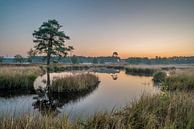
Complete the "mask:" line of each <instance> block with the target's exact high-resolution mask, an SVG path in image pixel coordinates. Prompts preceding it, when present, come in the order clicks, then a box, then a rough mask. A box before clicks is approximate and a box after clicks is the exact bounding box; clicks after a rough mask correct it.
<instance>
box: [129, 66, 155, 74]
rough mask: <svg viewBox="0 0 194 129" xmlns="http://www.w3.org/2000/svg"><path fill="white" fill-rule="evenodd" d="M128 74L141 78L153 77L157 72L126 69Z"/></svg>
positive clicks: (145, 69) (144, 69)
mask: <svg viewBox="0 0 194 129" xmlns="http://www.w3.org/2000/svg"><path fill="white" fill-rule="evenodd" d="M125 71H126V73H127V74H132V75H140V76H152V75H153V74H154V73H155V72H156V70H155V69H149V68H130V67H127V68H125Z"/></svg>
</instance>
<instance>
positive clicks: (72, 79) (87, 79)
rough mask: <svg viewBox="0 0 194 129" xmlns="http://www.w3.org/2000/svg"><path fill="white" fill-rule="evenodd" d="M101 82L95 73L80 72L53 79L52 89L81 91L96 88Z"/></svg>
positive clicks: (67, 91)
mask: <svg viewBox="0 0 194 129" xmlns="http://www.w3.org/2000/svg"><path fill="white" fill-rule="evenodd" d="M98 83H99V79H98V77H97V76H96V75H94V74H89V73H87V74H78V75H71V76H67V77H63V78H58V79H56V80H54V81H53V83H52V87H51V88H50V90H51V91H52V92H65V93H80V92H85V91H89V90H91V89H94V88H95V87H96V86H97V85H98Z"/></svg>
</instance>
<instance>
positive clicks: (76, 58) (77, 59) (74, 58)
mask: <svg viewBox="0 0 194 129" xmlns="http://www.w3.org/2000/svg"><path fill="white" fill-rule="evenodd" d="M71 61H72V63H73V64H79V58H78V57H77V56H75V55H73V56H72V57H71Z"/></svg>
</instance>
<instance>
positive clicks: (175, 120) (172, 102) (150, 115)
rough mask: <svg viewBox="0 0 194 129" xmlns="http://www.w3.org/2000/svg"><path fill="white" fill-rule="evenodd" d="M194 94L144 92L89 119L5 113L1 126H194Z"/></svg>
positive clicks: (11, 128) (176, 128)
mask: <svg viewBox="0 0 194 129" xmlns="http://www.w3.org/2000/svg"><path fill="white" fill-rule="evenodd" d="M193 97H194V96H193V94H191V93H184V92H176V93H172V94H167V93H163V94H160V95H154V96H146V95H144V96H142V97H141V98H140V100H139V101H135V102H133V103H132V104H130V105H129V106H126V107H125V108H123V109H121V110H120V111H116V110H113V112H111V113H107V112H102V113H97V114H95V115H94V116H91V117H89V118H88V119H86V120H76V121H75V122H69V121H68V118H67V117H62V118H61V117H55V118H53V117H51V116H43V117H35V116H21V117H19V118H10V117H4V118H1V119H0V128H1V129H193V128H194V101H193Z"/></svg>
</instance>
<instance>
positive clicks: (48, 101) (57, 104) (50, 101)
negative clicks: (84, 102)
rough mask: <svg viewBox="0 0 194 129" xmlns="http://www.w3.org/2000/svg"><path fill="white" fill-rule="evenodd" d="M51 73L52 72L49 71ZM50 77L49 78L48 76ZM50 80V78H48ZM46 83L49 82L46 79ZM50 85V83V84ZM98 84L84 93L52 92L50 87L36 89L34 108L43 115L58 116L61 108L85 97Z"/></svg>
mask: <svg viewBox="0 0 194 129" xmlns="http://www.w3.org/2000/svg"><path fill="white" fill-rule="evenodd" d="M49 74H50V73H49ZM47 77H50V75H47ZM47 79H48V78H47ZM48 80H49V81H50V79H48ZM44 82H45V83H47V87H48V82H46V81H45V80H44ZM49 86H50V84H49ZM97 87H98V86H96V87H95V88H94V89H91V90H89V91H86V92H82V93H76V94H75V93H74V94H71V93H51V92H50V91H49V90H48V89H49V88H45V89H42V88H41V87H40V88H39V89H37V90H36V94H37V96H36V97H34V98H33V99H34V100H35V102H34V103H33V104H32V106H33V107H34V109H37V110H38V111H39V112H40V113H41V114H42V115H52V116H57V115H58V114H59V113H60V109H61V108H62V107H63V106H64V105H65V104H68V103H73V102H77V101H80V100H81V99H84V98H85V97H87V96H88V95H90V94H91V93H92V92H93V91H94V90H95V89H96V88H97Z"/></svg>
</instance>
